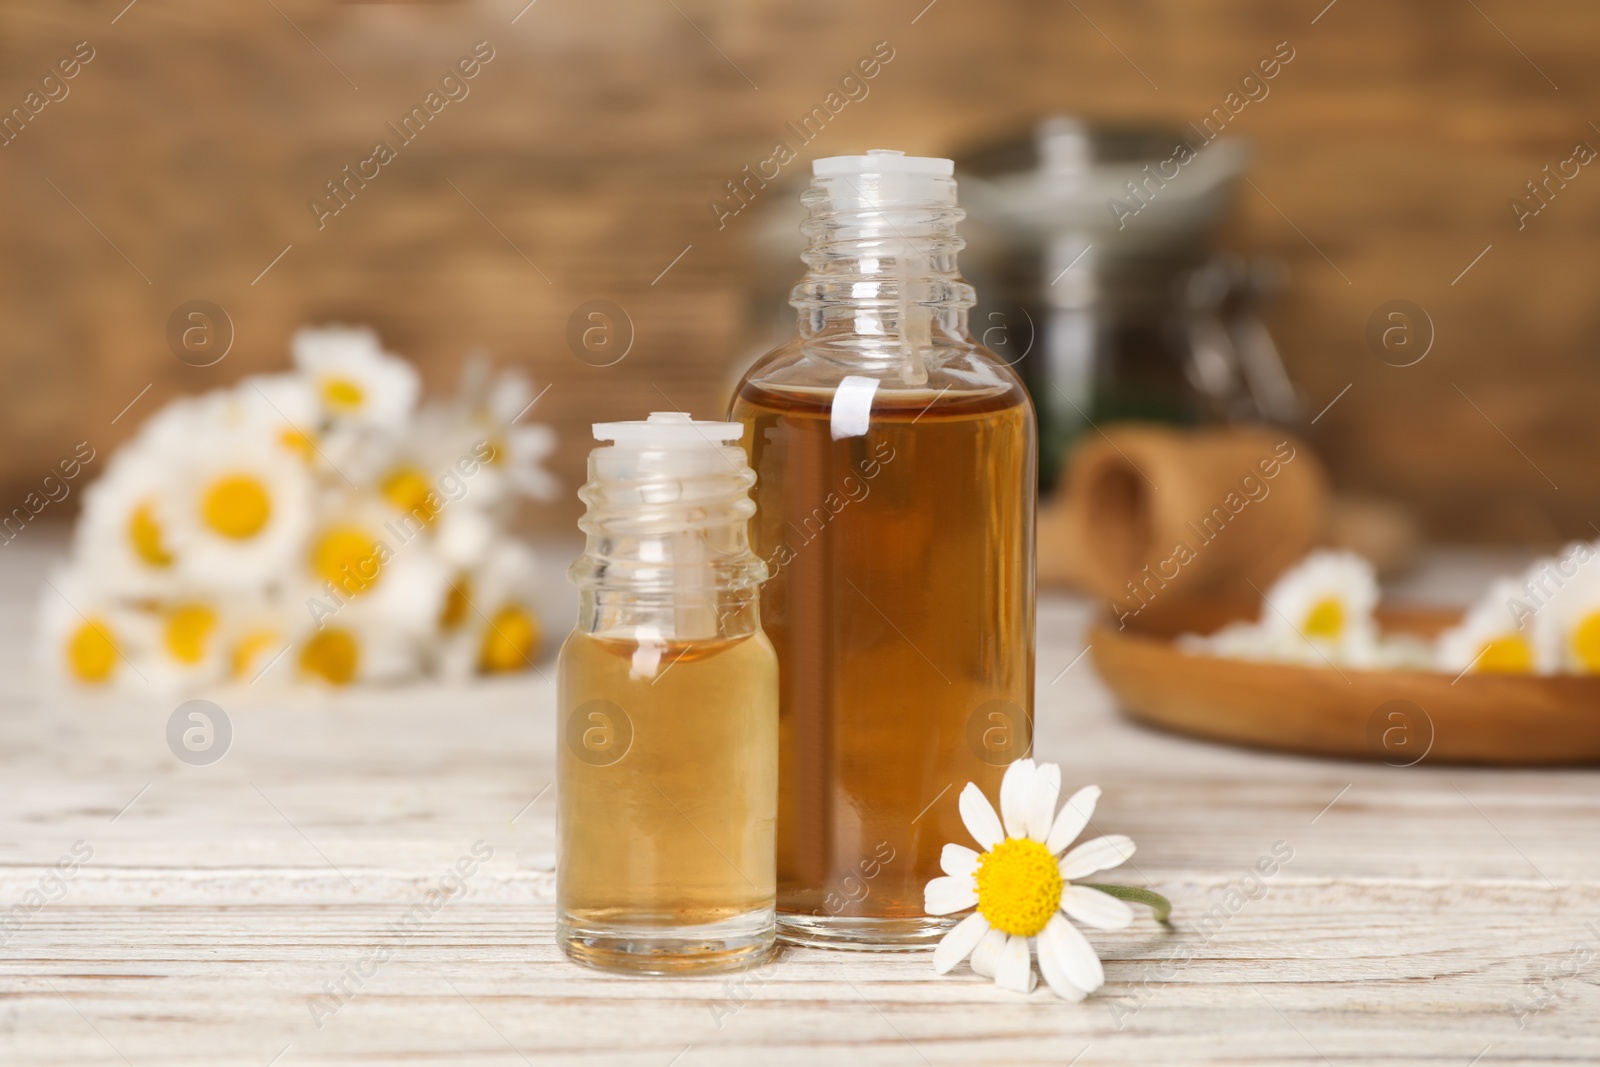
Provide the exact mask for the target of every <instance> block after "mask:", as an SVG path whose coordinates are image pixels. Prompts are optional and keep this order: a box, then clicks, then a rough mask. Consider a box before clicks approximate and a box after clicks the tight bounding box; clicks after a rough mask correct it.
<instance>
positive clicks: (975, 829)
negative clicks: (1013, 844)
mask: <svg viewBox="0 0 1600 1067" xmlns="http://www.w3.org/2000/svg"><path fill="white" fill-rule="evenodd" d="M960 808H961V821H962V822H964V823H966V826H967V833H969V834H971V835H972V839H973V840H974V841H976V842H978V844H980V845H982V846H983V847H984V849H985V850H988V849H991V848H994V846H996V845H998V844H999V843H1000V842H1002V841H1004V840H1005V839H1006V832H1005V831H1004V830H1003V829H1001V827H1000V816H998V815H996V814H995V813H994V805H993V804H990V803H989V798H988V797H986V796H984V795H983V790H981V789H979V788H978V787H977V785H976V784H975V783H973V782H968V783H967V787H966V788H965V789H963V790H962V791H961V802H960Z"/></svg>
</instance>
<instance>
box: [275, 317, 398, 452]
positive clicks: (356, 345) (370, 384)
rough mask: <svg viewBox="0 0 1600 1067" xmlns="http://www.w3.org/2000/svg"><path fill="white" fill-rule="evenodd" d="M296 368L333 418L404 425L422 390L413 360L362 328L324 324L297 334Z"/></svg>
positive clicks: (370, 424)
mask: <svg viewBox="0 0 1600 1067" xmlns="http://www.w3.org/2000/svg"><path fill="white" fill-rule="evenodd" d="M293 348H294V362H295V366H296V367H298V368H299V369H300V371H301V372H302V373H304V374H305V375H306V377H307V378H308V379H309V380H310V382H311V386H312V390H313V392H314V394H315V396H316V398H317V401H318V403H319V404H320V405H321V407H322V411H323V413H324V414H325V415H326V416H327V417H329V418H330V419H332V420H334V421H342V422H348V423H356V424H360V425H365V426H379V427H390V428H401V427H403V426H404V425H405V423H406V420H407V419H408V418H409V417H410V415H411V412H412V409H413V408H414V407H415V406H416V402H417V393H418V391H419V389H420V388H421V382H420V379H419V378H418V377H417V372H416V370H415V369H413V368H412V366H411V365H410V364H409V363H406V362H405V361H404V360H401V359H399V358H397V357H395V356H391V355H389V354H388V353H386V352H385V351H384V350H383V346H382V345H381V344H380V343H379V341H378V335H377V334H376V333H374V332H373V331H372V330H369V329H366V328H364V327H347V326H326V327H322V328H320V329H311V328H307V329H303V330H300V331H298V332H297V333H296V334H295V335H294V341H293Z"/></svg>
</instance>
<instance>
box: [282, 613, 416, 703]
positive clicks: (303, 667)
mask: <svg viewBox="0 0 1600 1067" xmlns="http://www.w3.org/2000/svg"><path fill="white" fill-rule="evenodd" d="M291 656H292V657H293V659H292V661H291V662H292V665H293V668H294V673H295V676H296V677H297V678H298V679H299V680H301V681H309V682H316V683H320V684H323V685H330V686H335V687H342V686H347V685H352V684H355V683H358V682H401V681H405V680H407V679H409V678H412V677H415V676H416V674H417V673H418V671H419V670H420V668H421V665H422V661H421V657H420V656H419V654H418V650H417V648H416V644H415V642H414V640H413V639H412V638H411V637H410V636H409V635H407V634H405V633H402V632H401V631H399V630H397V629H395V628H394V627H392V626H389V625H387V624H386V623H384V622H382V621H380V620H377V619H374V618H372V617H371V616H370V614H369V615H367V616H366V617H364V618H356V617H354V616H346V615H340V616H339V617H336V618H333V619H329V620H327V621H326V622H324V623H323V624H322V625H321V626H306V627H304V628H303V629H302V630H301V632H300V633H299V635H298V637H297V638H296V640H295V641H294V643H293V645H292V646H291V649H290V652H289V654H288V656H285V659H289V657H291ZM273 669H274V670H276V666H274V668H273Z"/></svg>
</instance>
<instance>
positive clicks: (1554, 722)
mask: <svg viewBox="0 0 1600 1067" xmlns="http://www.w3.org/2000/svg"><path fill="white" fill-rule="evenodd" d="M1220 614H1222V615H1223V617H1225V614H1226V613H1220ZM1183 621H1184V620H1183V619H1181V618H1174V617H1169V618H1166V619H1164V620H1163V622H1162V627H1163V628H1162V630H1155V629H1153V628H1146V629H1144V630H1136V629H1133V628H1131V627H1130V628H1128V629H1125V630H1118V629H1117V627H1116V624H1115V622H1114V621H1103V622H1101V623H1099V624H1097V625H1096V626H1095V627H1094V628H1093V629H1092V631H1091V634H1090V643H1091V644H1092V646H1093V654H1094V661H1095V665H1096V667H1098V668H1099V671H1100V675H1101V677H1103V678H1104V679H1105V680H1106V684H1107V685H1109V686H1110V687H1111V689H1112V691H1113V692H1114V693H1116V695H1117V697H1118V699H1119V700H1120V701H1121V702H1122V706H1123V708H1124V710H1125V711H1127V713H1128V714H1129V715H1131V716H1133V717H1134V718H1136V719H1140V720H1142V721H1144V722H1148V723H1153V724H1155V725H1157V726H1163V727H1166V728H1168V729H1171V730H1176V731H1178V732H1179V733H1185V734H1192V735H1195V736H1197V737H1206V738H1211V739H1213V740H1217V741H1228V742H1232V743H1234V744H1241V745H1249V746H1252V747H1258V748H1270V749H1279V750H1283V751H1288V752H1302V753H1309V754H1314V755H1324V756H1345V757H1351V758H1356V759H1375V760H1381V761H1382V762H1384V763H1388V764H1391V765H1393V766H1410V765H1412V764H1415V763H1421V762H1423V761H1424V760H1426V761H1427V762H1430V763H1478V764H1494V765H1499V766H1508V767H1510V766H1549V765H1558V764H1584V763H1600V676H1585V675H1564V676H1542V677H1534V676H1528V675H1505V674H1466V675H1462V676H1461V677H1460V678H1459V680H1453V679H1454V676H1453V675H1450V674H1441V673H1433V672H1424V671H1409V670H1407V671H1396V670H1385V671H1359V670H1352V669H1350V668H1348V667H1341V668H1339V670H1333V669H1330V668H1327V667H1302V666H1297V665H1291V664H1274V663H1251V662H1244V661H1240V660H1228V659H1218V658H1214V657H1210V656H1195V655H1190V654H1188V653H1185V652H1183V651H1181V650H1179V649H1178V648H1177V646H1176V645H1174V644H1173V642H1172V635H1173V634H1176V633H1181V632H1183V631H1184V630H1190V631H1192V632H1198V633H1208V632H1210V631H1211V630H1212V629H1214V628H1215V625H1216V623H1217V622H1218V621H1220V620H1219V613H1218V612H1216V611H1212V612H1196V613H1193V614H1192V621H1196V622H1200V623H1201V624H1200V625H1192V626H1184V625H1182V623H1183ZM1452 622H1454V616H1451V615H1448V614H1441V613H1439V612H1426V611H1404V610H1395V611H1386V612H1381V613H1380V623H1381V625H1382V626H1383V627H1384V628H1385V629H1386V630H1396V631H1406V632H1411V633H1416V634H1418V635H1420V636H1432V635H1433V634H1435V633H1437V632H1438V631H1439V630H1440V629H1442V628H1443V627H1445V626H1447V625H1449V624H1451V623H1452Z"/></svg>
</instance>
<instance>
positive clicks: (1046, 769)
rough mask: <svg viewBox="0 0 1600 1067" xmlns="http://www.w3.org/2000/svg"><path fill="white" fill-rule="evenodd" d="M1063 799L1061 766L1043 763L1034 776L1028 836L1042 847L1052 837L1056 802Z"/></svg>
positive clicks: (1029, 806) (1029, 804) (1029, 801)
mask: <svg viewBox="0 0 1600 1067" xmlns="http://www.w3.org/2000/svg"><path fill="white" fill-rule="evenodd" d="M1059 799H1061V766H1060V764H1056V763H1041V764H1039V766H1038V768H1037V769H1036V771H1035V772H1034V775H1033V796H1031V797H1030V798H1029V799H1028V836H1029V837H1031V838H1033V839H1034V840H1035V841H1037V842H1039V843H1040V844H1041V845H1042V844H1044V843H1045V841H1046V840H1048V839H1049V837H1050V824H1051V823H1052V822H1053V821H1054V819H1055V814H1056V801H1057V800H1059Z"/></svg>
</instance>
